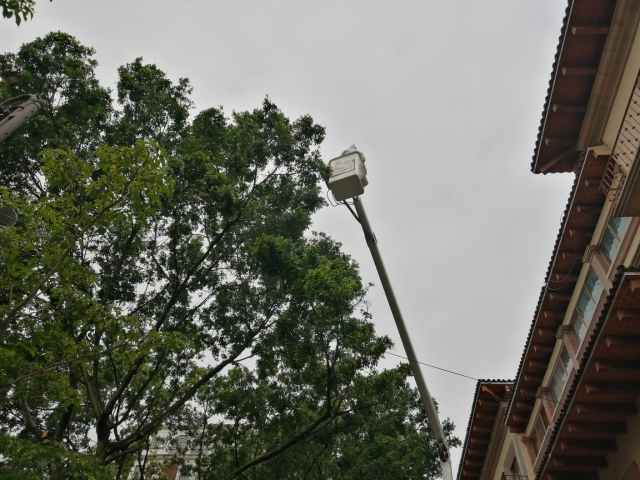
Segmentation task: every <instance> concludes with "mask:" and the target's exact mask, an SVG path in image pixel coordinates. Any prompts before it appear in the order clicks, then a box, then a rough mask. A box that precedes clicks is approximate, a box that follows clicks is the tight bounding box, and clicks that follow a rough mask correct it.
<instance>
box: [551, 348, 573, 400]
mask: <svg viewBox="0 0 640 480" xmlns="http://www.w3.org/2000/svg"><path fill="white" fill-rule="evenodd" d="M570 373H571V359H570V358H569V352H567V349H566V348H563V349H562V351H561V352H560V357H558V362H557V363H556V366H555V367H554V369H553V375H551V381H550V382H549V395H551V399H552V400H553V401H554V402H559V401H560V398H562V392H563V390H564V387H565V385H566V384H567V380H568V379H569V374H570Z"/></svg>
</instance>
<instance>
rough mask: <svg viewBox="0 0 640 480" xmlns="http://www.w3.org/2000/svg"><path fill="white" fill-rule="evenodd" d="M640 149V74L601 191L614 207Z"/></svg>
mask: <svg viewBox="0 0 640 480" xmlns="http://www.w3.org/2000/svg"><path fill="white" fill-rule="evenodd" d="M639 149H640V72H638V76H637V77H636V83H635V85H634V87H633V91H632V92H631V96H630V97H629V103H628V104H627V109H626V111H625V112H624V118H623V120H622V125H620V130H619V131H618V137H617V138H616V141H615V143H614V145H613V150H612V152H611V157H610V158H609V162H608V163H607V168H606V170H605V174H604V177H603V178H602V183H601V184H600V190H602V191H603V192H604V193H605V195H606V196H607V198H608V199H609V200H610V201H611V203H612V204H613V206H615V205H616V203H617V201H618V198H619V197H620V192H621V191H622V189H623V188H624V184H625V181H626V180H627V173H628V172H629V168H631V164H632V163H633V161H634V160H635V158H636V155H637V154H638V150H639Z"/></svg>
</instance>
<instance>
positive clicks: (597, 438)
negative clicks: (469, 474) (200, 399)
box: [536, 267, 640, 480]
mask: <svg viewBox="0 0 640 480" xmlns="http://www.w3.org/2000/svg"><path fill="white" fill-rule="evenodd" d="M588 342H589V343H588V344H587V347H586V349H585V355H584V356H583V357H582V361H581V364H580V365H579V367H578V369H577V372H576V375H575V376H574V378H573V382H572V384H571V386H570V389H569V393H568V395H567V399H566V401H565V406H564V407H563V408H562V411H561V414H560V417H559V419H558V422H556V425H555V428H554V431H553V433H552V436H551V439H550V442H549V445H548V447H547V449H546V451H545V455H544V458H543V461H542V462H541V468H540V470H539V471H538V472H537V476H536V478H537V479H538V480H553V479H557V478H564V477H567V476H570V475H579V476H580V478H592V477H593V478H598V476H597V473H598V469H599V468H607V466H608V464H607V457H606V454H607V453H609V452H613V451H615V450H616V448H617V447H616V442H615V440H616V438H617V437H620V436H622V435H626V429H627V427H626V423H625V420H626V419H627V418H629V417H631V416H635V415H638V410H637V407H636V402H637V399H638V395H639V394H640V348H639V346H640V272H638V269H636V268H628V269H624V268H622V267H621V268H620V270H619V274H618V277H617V279H616V281H615V282H614V288H613V289H612V291H611V293H610V294H609V297H608V299H607V301H606V303H605V307H604V309H603V313H602V314H601V316H600V317H599V319H598V323H597V324H596V326H595V328H594V331H593V333H592V335H591V337H590V338H589V339H588Z"/></svg>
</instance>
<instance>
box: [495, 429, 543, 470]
mask: <svg viewBox="0 0 640 480" xmlns="http://www.w3.org/2000/svg"><path fill="white" fill-rule="evenodd" d="M522 438H523V435H522V434H519V433H512V432H509V431H508V432H507V434H506V435H505V437H504V441H503V442H502V445H501V447H500V456H499V458H498V462H497V464H496V469H495V471H494V472H493V475H492V476H491V480H501V478H502V475H503V473H505V472H507V471H508V468H509V465H511V462H512V461H513V458H514V457H515V458H517V460H518V465H519V466H520V468H521V469H522V470H523V475H526V476H527V477H529V478H533V468H532V465H531V460H530V459H529V456H528V455H527V453H526V451H525V450H526V449H525V448H524V444H523V443H522Z"/></svg>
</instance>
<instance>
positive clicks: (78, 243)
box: [0, 32, 458, 479]
mask: <svg viewBox="0 0 640 480" xmlns="http://www.w3.org/2000/svg"><path fill="white" fill-rule="evenodd" d="M94 53H95V52H94V51H93V49H91V48H88V47H85V46H83V45H81V44H80V43H79V42H78V41H77V40H76V39H75V38H73V37H71V36H69V35H67V34H64V33H60V32H57V33H51V34H49V35H47V36H46V37H44V38H39V39H36V40H34V41H33V42H31V43H28V44H25V45H23V46H22V48H21V49H20V50H19V51H18V52H17V53H7V54H4V55H0V97H2V98H5V97H12V96H16V95H19V94H22V93H37V94H40V95H41V96H42V97H43V98H45V99H46V100H47V102H48V103H49V105H50V108H48V109H47V110H46V111H45V112H43V113H41V114H40V115H39V116H37V117H35V118H34V119H33V120H32V121H30V122H29V123H28V124H26V125H24V126H23V127H21V129H20V130H18V131H17V132H16V133H15V134H14V135H13V136H12V137H10V138H9V139H7V140H6V141H4V142H2V143H0V158H2V162H0V177H1V178H2V185H1V186H0V204H1V206H3V207H5V208H7V207H8V208H12V209H14V210H16V211H17V212H18V215H19V219H20V220H19V222H18V224H17V225H16V227H14V228H5V229H2V230H0V267H1V268H2V277H1V278H0V320H1V322H0V392H1V395H0V418H2V420H1V421H0V452H2V457H0V478H51V479H58V478H78V479H84V478H127V476H128V474H129V472H130V470H131V467H132V465H133V462H134V461H136V459H141V458H143V457H144V453H145V452H147V451H148V449H149V441H150V438H152V437H153V435H154V434H155V433H156V432H158V431H159V430H160V429H161V428H169V429H170V430H171V431H172V432H178V431H182V432H188V433H189V439H190V440H189V441H190V442H191V445H192V446H199V448H198V452H199V454H198V461H197V462H196V464H195V465H194V466H192V467H191V468H192V473H193V475H194V476H196V478H203V479H204V478H210V479H219V478H235V477H242V478H255V479H257V478H274V479H275V478H318V479H319V478H323V479H333V478H345V479H351V478H353V479H356V478H358V479H364V478H389V479H391V478H394V479H399V478H407V479H413V478H416V479H417V478H435V477H436V476H437V475H438V468H439V467H438V462H437V457H436V453H435V452H436V450H435V447H434V446H433V440H432V439H431V437H430V436H429V433H428V429H427V423H426V419H425V417H424V414H423V412H422V411H421V409H420V406H419V402H418V399H417V394H416V392H415V390H414V389H413V388H411V387H410V385H409V383H408V377H409V376H410V372H409V369H408V368H407V367H406V366H403V365H401V366H399V367H397V368H395V369H392V370H387V371H379V369H378V368H377V364H378V361H379V360H380V358H381V357H382V356H383V355H384V353H385V351H386V350H387V349H388V348H389V347H390V346H391V341H390V340H389V339H388V338H386V337H381V336H378V335H376V333H375V330H374V327H373V323H372V321H371V318H370V316H369V314H368V313H367V310H366V300H365V298H366V291H367V288H368V286H367V285H364V284H363V282H362V280H361V278H360V275H359V272H358V266H357V265H356V263H355V262H354V261H353V260H352V259H351V258H350V257H349V256H348V255H346V254H345V253H343V252H342V251H341V249H340V244H339V243H337V242H335V241H333V240H332V239H330V238H329V237H327V236H326V235H324V234H321V233H311V232H310V231H309V229H310V226H311V216H312V215H313V213H314V212H316V211H317V210H318V209H320V208H321V207H322V206H323V205H324V200H323V198H322V195H321V189H320V187H319V185H320V182H321V181H322V180H323V179H324V178H325V177H326V175H327V168H326V166H325V164H324V163H323V162H322V160H321V159H320V153H319V146H320V144H321V142H322V140H323V138H324V135H325V131H324V128H323V127H321V126H320V125H317V124H316V123H314V121H313V120H312V118H311V117H309V116H302V117H300V118H298V119H296V120H293V121H292V120H290V119H288V118H287V117H286V116H285V115H284V113H283V112H282V111H281V110H280V109H279V108H278V107H277V106H276V105H275V104H274V103H273V102H272V101H271V100H269V99H268V98H267V99H265V100H264V102H263V103H262V105H260V106H259V107H258V108H256V109H255V110H253V111H247V112H233V113H231V114H230V115H228V114H225V112H224V111H223V109H222V108H208V109H205V110H202V111H200V112H198V113H197V114H196V115H195V116H193V117H192V116H191V113H192V109H193V105H192V103H191V100H190V99H189V95H190V93H191V86H190V84H189V82H188V80H186V79H179V80H177V81H172V80H171V79H170V78H168V77H167V75H166V74H165V73H164V72H163V71H162V70H160V69H159V68H158V67H156V66H155V65H150V64H146V63H144V61H143V59H142V58H137V59H135V60H134V61H133V62H131V63H129V64H127V65H124V66H123V67H121V68H120V69H119V70H118V73H119V80H118V83H117V88H116V91H115V92H111V91H110V90H109V89H107V88H104V87H102V86H101V85H100V84H99V82H98V80H97V78H96V76H95V67H96V66H97V62H96V61H95V59H94V58H93V55H94ZM452 429H453V425H452V424H451V423H450V422H445V430H446V431H447V433H449V434H450V433H451V432H452ZM450 441H451V445H453V446H455V445H456V444H457V443H458V440H457V439H455V438H454V437H451V438H450ZM176 461H180V459H177V460H176ZM141 465H143V466H144V465H145V462H143V461H141ZM185 468H187V467H185Z"/></svg>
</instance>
